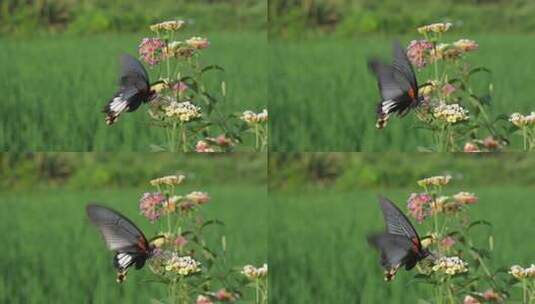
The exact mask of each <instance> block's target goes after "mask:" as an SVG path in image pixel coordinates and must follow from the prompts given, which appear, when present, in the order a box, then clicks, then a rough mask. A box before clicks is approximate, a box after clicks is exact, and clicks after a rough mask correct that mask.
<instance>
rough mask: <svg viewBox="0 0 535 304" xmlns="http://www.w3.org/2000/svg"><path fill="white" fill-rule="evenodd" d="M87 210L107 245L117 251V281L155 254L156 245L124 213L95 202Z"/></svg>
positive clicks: (114, 263) (115, 263)
mask: <svg viewBox="0 0 535 304" xmlns="http://www.w3.org/2000/svg"><path fill="white" fill-rule="evenodd" d="M86 211H87V216H88V217H89V220H90V221H91V222H92V223H93V224H94V225H95V226H97V227H98V229H99V230H100V233H101V234H102V236H103V237H104V240H105V241H106V245H107V247H108V248H109V249H110V250H112V251H114V252H115V256H114V257H113V265H114V266H115V268H117V282H119V283H121V282H123V281H124V280H125V278H126V273H127V272H128V268H129V267H130V266H132V265H134V264H135V266H136V269H140V268H141V267H143V265H145V261H146V260H147V259H149V258H150V257H152V256H153V254H154V246H153V245H151V243H150V242H149V241H147V238H145V235H144V234H143V232H141V230H140V229H139V228H137V226H136V225H135V224H134V223H133V222H132V221H131V220H129V219H128V218H126V217H125V216H124V215H122V214H120V213H119V212H117V211H115V210H113V209H110V208H108V207H104V206H100V205H95V204H89V205H87V208H86ZM160 237H163V236H156V237H154V238H153V239H152V240H154V239H157V238H160ZM152 240H151V241H152Z"/></svg>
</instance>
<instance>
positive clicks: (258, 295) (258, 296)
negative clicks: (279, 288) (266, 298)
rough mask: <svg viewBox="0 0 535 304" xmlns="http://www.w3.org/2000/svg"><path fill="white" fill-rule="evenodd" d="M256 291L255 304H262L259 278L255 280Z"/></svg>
mask: <svg viewBox="0 0 535 304" xmlns="http://www.w3.org/2000/svg"><path fill="white" fill-rule="evenodd" d="M255 289H256V299H255V303H256V304H260V283H259V281H258V278H257V279H256V280H255Z"/></svg>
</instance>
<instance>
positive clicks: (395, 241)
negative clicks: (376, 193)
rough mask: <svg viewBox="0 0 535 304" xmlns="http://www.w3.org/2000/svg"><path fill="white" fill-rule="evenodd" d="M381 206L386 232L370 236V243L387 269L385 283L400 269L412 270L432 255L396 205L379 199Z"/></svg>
mask: <svg viewBox="0 0 535 304" xmlns="http://www.w3.org/2000/svg"><path fill="white" fill-rule="evenodd" d="M379 205H380V206H381V210H382V211H383V216H384V220H385V223H386V231H385V232H383V233H377V234H374V235H371V236H369V237H368V242H369V243H370V244H371V245H372V246H374V247H375V248H377V249H378V250H379V252H380V254H381V265H382V266H383V267H384V268H385V281H391V280H392V279H393V278H394V276H395V275H396V272H397V271H398V269H399V268H400V267H402V266H405V269H406V270H411V269H412V268H413V267H414V266H416V263H418V262H419V261H421V260H423V259H424V258H426V257H427V256H429V255H430V254H431V253H430V252H429V251H428V250H427V249H425V248H422V244H421V242H420V237H419V236H418V233H417V232H416V230H415V229H414V227H413V226H412V225H411V223H410V222H409V219H407V217H406V216H405V215H404V214H403V212H401V210H399V208H398V207H396V205H394V203H392V202H391V201H390V200H388V199H387V198H384V197H379Z"/></svg>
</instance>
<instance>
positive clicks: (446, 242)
mask: <svg viewBox="0 0 535 304" xmlns="http://www.w3.org/2000/svg"><path fill="white" fill-rule="evenodd" d="M455 243H456V241H455V239H454V238H452V237H451V236H447V237H445V238H443V239H442V240H441V241H440V245H442V247H444V249H446V250H450V248H451V247H452V246H453V245H455Z"/></svg>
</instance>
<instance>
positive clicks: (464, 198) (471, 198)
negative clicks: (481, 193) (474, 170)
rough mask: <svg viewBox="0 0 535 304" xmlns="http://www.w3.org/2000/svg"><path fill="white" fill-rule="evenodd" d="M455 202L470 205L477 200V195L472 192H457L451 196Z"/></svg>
mask: <svg viewBox="0 0 535 304" xmlns="http://www.w3.org/2000/svg"><path fill="white" fill-rule="evenodd" d="M453 198H454V199H455V201H456V202H458V203H461V204H465V205H470V204H475V203H476V202H477V199H478V198H477V196H475V195H474V194H473V193H469V192H459V193H457V194H455V195H454V196H453Z"/></svg>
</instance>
